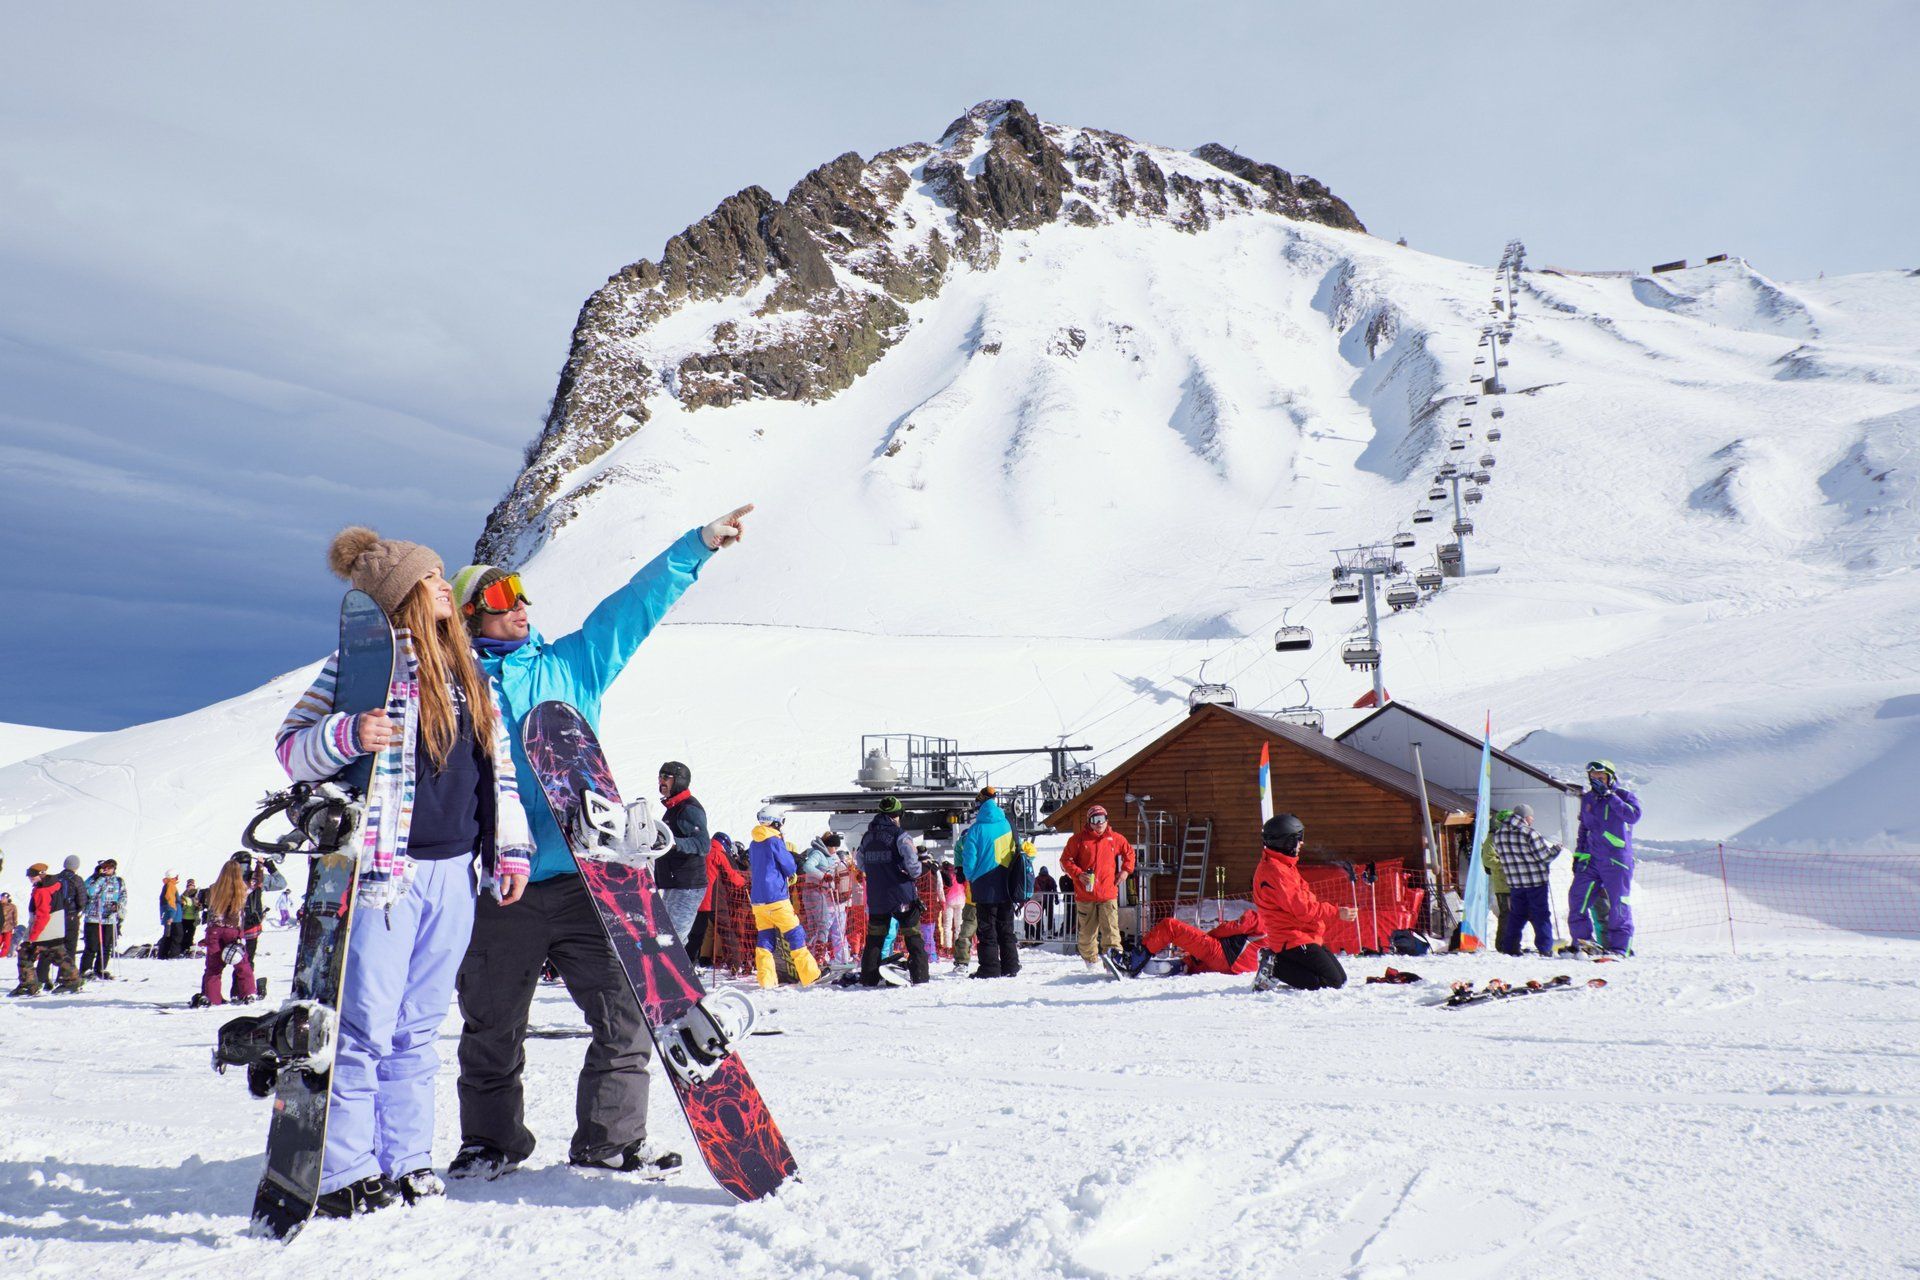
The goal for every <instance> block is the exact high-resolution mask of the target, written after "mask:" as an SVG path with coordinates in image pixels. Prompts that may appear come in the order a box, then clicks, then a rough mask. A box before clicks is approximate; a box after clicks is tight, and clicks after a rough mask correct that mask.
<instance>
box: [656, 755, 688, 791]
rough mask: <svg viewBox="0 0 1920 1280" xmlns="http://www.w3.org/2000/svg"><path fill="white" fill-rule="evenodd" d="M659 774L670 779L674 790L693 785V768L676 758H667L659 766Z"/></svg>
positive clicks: (684, 788)
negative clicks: (667, 759)
mask: <svg viewBox="0 0 1920 1280" xmlns="http://www.w3.org/2000/svg"><path fill="white" fill-rule="evenodd" d="M660 776H661V777H663V778H668V779H671V780H672V782H673V789H674V790H675V791H685V790H686V789H687V788H688V787H690V786H692V785H693V770H691V769H689V768H687V766H685V765H683V764H681V763H680V762H679V761H678V760H669V761H667V762H666V763H665V764H663V765H661V766H660Z"/></svg>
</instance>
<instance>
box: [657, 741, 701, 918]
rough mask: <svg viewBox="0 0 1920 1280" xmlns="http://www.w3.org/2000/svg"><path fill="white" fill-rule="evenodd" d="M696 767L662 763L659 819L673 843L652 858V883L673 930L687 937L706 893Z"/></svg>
mask: <svg viewBox="0 0 1920 1280" xmlns="http://www.w3.org/2000/svg"><path fill="white" fill-rule="evenodd" d="M692 786H693V770H691V769H689V768H688V767H687V766H686V765H684V764H681V763H680V762H679V761H678V760H669V761H667V762H666V763H665V764H663V765H661V766H660V774H659V779H658V787H659V791H660V804H661V806H662V808H661V812H660V821H661V822H663V823H665V824H666V827H667V830H668V831H670V832H672V833H673V843H672V844H671V845H669V846H668V847H667V848H666V849H665V850H664V851H663V852H662V853H661V854H660V856H659V857H657V858H655V859H654V860H653V883H654V886H655V887H656V888H658V889H659V890H660V897H661V900H662V901H664V902H665V903H666V904H667V919H669V920H671V921H672V922H673V931H674V932H675V933H677V934H679V935H680V937H682V938H685V937H686V936H687V934H688V933H689V931H691V930H692V928H693V918H694V917H695V916H697V915H699V914H700V903H701V900H702V899H704V898H705V897H706V896H707V849H708V846H710V845H711V844H712V843H713V837H712V836H711V835H709V834H708V833H707V810H706V806H704V805H702V804H701V803H700V802H699V801H698V800H696V799H694V798H693V792H692V791H691V790H690V789H689V788H691V787H692Z"/></svg>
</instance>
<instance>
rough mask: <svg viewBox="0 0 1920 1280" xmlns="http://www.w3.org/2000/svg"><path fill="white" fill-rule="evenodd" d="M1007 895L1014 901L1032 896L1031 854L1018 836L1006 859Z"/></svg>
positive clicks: (1024, 899) (1022, 900)
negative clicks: (1010, 853) (1011, 854)
mask: <svg viewBox="0 0 1920 1280" xmlns="http://www.w3.org/2000/svg"><path fill="white" fill-rule="evenodd" d="M1007 888H1008V896H1010V897H1011V898H1012V899H1013V900H1014V901H1015V902H1025V901H1027V900H1028V899H1030V898H1032V897H1033V855H1032V854H1030V853H1028V852H1027V847H1026V845H1025V844H1024V843H1022V842H1021V840H1020V839H1019V837H1017V836H1016V837H1015V838H1014V841H1013V856H1012V857H1011V858H1009V859H1008V860H1007Z"/></svg>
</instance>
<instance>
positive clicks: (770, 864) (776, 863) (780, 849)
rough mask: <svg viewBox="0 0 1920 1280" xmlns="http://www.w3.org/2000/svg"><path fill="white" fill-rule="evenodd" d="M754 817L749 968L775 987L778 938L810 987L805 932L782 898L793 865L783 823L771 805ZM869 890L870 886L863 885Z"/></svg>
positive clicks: (813, 974) (812, 970)
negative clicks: (751, 947)
mask: <svg viewBox="0 0 1920 1280" xmlns="http://www.w3.org/2000/svg"><path fill="white" fill-rule="evenodd" d="M755 816H756V819H757V825H756V826H755V827H754V828H753V843H752V844H750V845H748V846H747V866H748V870H747V901H748V902H750V903H752V904H753V927H754V930H755V934H754V947H753V972H754V976H755V977H756V978H757V979H759V982H760V985H761V986H763V987H777V986H779V985H780V973H779V970H778V968H777V967H776V965H775V963H774V951H773V949H774V943H775V940H776V939H779V938H782V937H784V938H785V939H786V941H787V949H788V950H789V951H790V952H791V953H792V955H793V972H794V975H795V976H796V977H798V978H799V979H800V985H801V986H803V987H805V986H811V985H812V984H813V982H814V980H815V979H816V978H818V977H819V976H820V965H819V964H818V962H816V961H815V960H814V958H813V952H811V951H809V950H807V931H806V930H805V929H803V928H801V926H800V917H799V916H798V915H796V914H794V910H793V899H792V898H790V897H789V896H788V893H789V891H790V890H791V889H792V888H793V881H794V877H795V876H797V875H798V874H799V868H798V867H797V866H796V865H795V864H794V861H793V854H791V853H789V852H788V851H787V842H786V838H785V837H784V836H782V835H781V833H780V827H781V825H782V823H783V822H784V821H785V819H784V818H782V817H781V816H780V813H779V811H778V810H776V809H771V808H768V809H762V810H761V811H760V812H759V813H758V814H757V815H755ZM869 892H871V889H869Z"/></svg>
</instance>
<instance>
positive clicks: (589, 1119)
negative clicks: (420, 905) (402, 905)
mask: <svg viewBox="0 0 1920 1280" xmlns="http://www.w3.org/2000/svg"><path fill="white" fill-rule="evenodd" d="M752 509H753V508H752V507H751V506H747V507H741V508H740V509H738V510H736V511H733V512H730V513H728V514H727V515H725V516H722V517H721V518H720V519H718V520H715V521H714V522H712V523H711V524H709V525H707V526H706V527H705V528H704V529H690V530H688V531H687V532H686V533H685V534H683V535H681V536H680V537H679V538H678V539H676V540H675V541H674V543H673V544H672V545H671V546H669V547H668V548H667V549H666V550H665V551H663V552H661V553H660V554H659V555H657V556H655V557H654V558H653V559H652V560H651V561H649V562H648V563H647V564H646V565H644V566H642V567H641V569H640V571H639V572H638V573H636V574H634V575H633V577H632V578H631V579H630V580H629V581H628V582H627V583H626V584H625V585H623V586H622V587H620V589H619V590H617V591H615V592H614V593H613V594H611V595H609V596H608V597H607V598H606V599H604V600H602V601H601V602H600V603H599V604H598V605H595V606H594V608H593V611H592V612H591V613H589V614H588V615H587V619H586V621H585V622H584V623H582V624H581V626H580V629H579V630H577V631H574V632H571V633H570V634H568V635H565V636H561V637H560V638H559V639H557V640H548V639H547V638H546V637H544V636H542V635H541V634H540V632H539V631H538V629H536V628H535V627H534V626H533V624H532V622H531V620H530V619H529V617H528V611H527V610H528V605H530V604H531V603H532V601H531V600H529V599H528V598H527V594H526V589H525V584H523V583H522V582H521V580H520V575H519V574H517V573H511V572H508V571H507V570H505V569H501V568H497V567H495V566H493V565H487V564H470V565H467V566H466V567H465V568H463V569H461V570H460V571H459V572H458V573H456V574H455V575H454V595H455V600H456V603H457V604H458V606H459V609H460V612H461V614H462V616H464V617H465V619H466V624H467V629H468V631H469V632H470V633H471V634H472V639H473V647H474V649H475V651H476V653H477V654H478V656H479V659H480V666H481V669H482V670H484V671H485V672H486V673H487V675H488V677H489V678H490V679H491V680H492V682H493V688H494V696H495V697H496V698H497V699H498V701H499V704H500V712H501V716H502V717H503V718H504V719H505V721H506V723H507V729H508V738H509V740H510V742H511V744H512V750H513V766H514V773H515V777H516V778H517V779H518V782H519V789H520V791H521V793H522V794H523V795H524V796H526V797H527V820H528V825H529V826H530V827H531V829H532V835H533V841H534V853H533V859H532V868H531V873H530V875H529V883H528V886H527V895H526V897H525V899H524V900H523V901H522V902H521V903H520V904H519V905H518V906H517V907H516V908H515V909H514V910H512V911H507V910H503V909H501V908H500V907H499V906H498V905H496V904H494V903H491V902H488V901H486V900H485V899H482V900H481V902H480V903H479V905H478V906H477V907H476V908H475V914H474V925H473V942H472V945H471V946H470V947H469V948H468V951H467V957H466V959H465V961H463V962H462V964H461V966H460V983H459V988H460V1013H461V1017H462V1019H463V1020H464V1026H463V1028H462V1030H461V1035H460V1084H459V1091H460V1129H461V1135H462V1150H461V1153H460V1157H459V1158H457V1159H456V1160H455V1162H454V1165H453V1167H452V1168H451V1169H450V1170H449V1172H450V1173H451V1174H452V1175H453V1176H454V1177H465V1176H472V1175H474V1174H475V1173H484V1174H486V1175H487V1176H497V1174H498V1173H499V1172H502V1171H504V1170H506V1169H509V1168H512V1167H514V1166H516V1165H518V1164H519V1163H520V1162H521V1161H522V1160H525V1159H526V1158H527V1156H529V1155H531V1154H532V1152H533V1147H534V1137H533V1134H532V1132H531V1131H529V1130H528V1129H527V1127H526V1123H525V1108H524V1088H523V1084H522V1073H523V1072H524V1070H525V1067H526V1054H525V1045H526V1036H527V1018H528V1015H529V1013H530V1012H531V1010H532V1007H533V994H534V991H535V989H536V988H537V986H538V985H539V978H540V971H541V969H542V967H543V966H544V965H545V964H546V963H548V962H551V963H552V964H553V965H554V967H555V968H557V969H558V970H559V971H560V974H561V976H562V977H563V978H564V979H565V981H566V987H567V994H568V995H569V996H571V997H572V998H573V1001H574V1003H575V1004H577V1005H579V1006H580V1009H581V1011H582V1012H583V1013H584V1014H585V1015H586V1018H587V1024H588V1026H589V1028H590V1029H591V1030H592V1038H591V1039H590V1040H589V1042H588V1045H587V1052H586V1060H585V1061H584V1062H583V1063H582V1064H581V1070H580V1078H579V1083H578V1086H577V1088H576V1091H575V1095H574V1117H575V1127H574V1133H573V1141H572V1145H571V1147H570V1156H572V1157H578V1158H580V1159H582V1160H585V1161H589V1162H593V1161H598V1160H601V1159H605V1158H611V1157H613V1156H615V1155H616V1154H617V1153H620V1152H624V1151H626V1150H627V1149H628V1148H629V1147H633V1146H635V1145H636V1144H639V1143H643V1142H644V1141H645V1139H646V1134H647V1064H648V1063H649V1062H650V1061H651V1060H652V1057H653V1040H652V1037H651V1036H650V1035H649V1034H648V1032H647V1025H646V1019H645V1018H643V1017H642V1016H641V1013H640V1006H639V1004H638V1003H637V1002H636V1001H635V1000H634V999H633V992H632V989H631V988H630V987H629V986H628V984H627V981H626V978H625V976H624V975H623V974H622V973H621V971H620V966H619V962H618V961H617V960H616V959H615V957H614V954H613V949H612V948H611V947H610V946H608V945H607V938H606V934H605V932H604V931H603V930H602V929H601V927H600V919H599V915H598V912H597V911H596V909H595V907H594V905H593V901H592V898H591V897H590V895H589V894H588V893H587V890H586V886H585V885H584V884H582V883H581V880H580V869H579V867H578V866H577V865H575V863H574V860H573V855H572V854H571V853H569V852H568V850H567V841H566V836H565V835H564V834H563V833H562V832H561V831H560V829H559V828H558V827H557V826H555V825H554V822H553V815H552V813H551V812H550V811H549V809H548V807H547V805H545V804H544V803H542V802H541V800H540V799H539V796H540V784H539V780H538V779H537V778H535V777H534V774H533V770H532V767H531V766H530V765H529V764H528V762H527V753H526V746H525V744H524V742H523V741H522V740H521V723H522V721H524V720H525V719H526V716H527V713H528V712H530V711H532V710H533V708H534V707H535V706H537V705H538V704H539V703H541V702H543V701H546V700H548V699H556V700H559V701H563V702H566V703H569V704H571V705H572V706H573V707H575V708H577V709H578V710H579V712H580V714H581V715H582V716H583V717H585V719H586V721H587V723H588V724H589V725H593V726H596V727H597V726H598V723H599V720H600V704H601V701H602V699H603V698H604V697H605V695H606V692H607V690H608V688H609V687H611V685H612V684H613V681H614V679H615V677H617V676H618V675H619V674H620V672H621V671H622V670H623V669H624V668H625V667H626V665H627V663H628V661H629V660H631V659H632V657H633V655H634V653H635V651H636V650H638V649H639V647H640V645H641V643H642V642H643V641H645V640H646V638H647V637H648V635H650V634H651V633H652V632H653V629H654V627H656V626H658V625H659V623H660V619H661V618H662V617H664V616H665V615H666V612H667V610H668V609H670V608H672V607H673V605H674V602H675V601H677V600H678V599H679V598H680V596H681V595H682V593H684V592H685V591H686V589H687V588H688V587H690V586H692V585H693V583H694V581H695V580H696V579H697V578H698V577H699V576H700V570H701V569H702V568H703V567H704V566H705V565H706V563H707V561H708V560H709V559H711V558H712V557H713V554H714V552H715V551H717V550H719V549H720V548H721V547H724V546H727V545H730V544H731V543H733V542H736V541H738V540H739V538H740V536H741V530H740V518H741V517H743V516H744V515H746V514H747V512H749V511H751V510H752ZM669 763H672V762H669ZM688 781H691V776H690V775H689V778H688ZM685 816H687V817H690V816H691V815H685ZM700 816H701V818H702V820H703V821H704V819H705V814H704V813H703V814H701V815H700ZM675 850H676V852H684V849H683V847H682V846H681V844H680V841H679V839H678V838H677V837H676V840H675ZM696 852H697V853H699V854H702V855H704V854H705V853H706V848H705V846H704V842H703V845H702V847H701V848H699V849H698V850H697V851H696ZM695 865H696V867H699V863H698V860H697V859H696V860H695ZM669 869H672V870H674V871H675V873H676V876H678V875H679V874H680V873H682V872H684V871H685V870H686V868H685V867H684V866H683V865H682V864H679V863H671V864H669ZM694 876H697V877H698V878H693V877H694ZM704 881H705V875H704V870H703V869H700V870H696V871H694V872H692V873H690V874H689V876H688V878H686V879H685V880H684V881H683V883H682V884H681V885H680V886H679V887H698V886H699V885H701V884H703V883H704ZM662 885H663V887H665V882H662ZM693 901H694V904H695V907H696V910H697V908H698V905H699V903H700V901H701V899H700V898H698V897H696V898H695V899H694V900H693ZM686 923H687V925H688V927H691V925H692V920H691V919H689V920H688V921H687V922H686ZM470 1151H471V1152H478V1153H480V1154H479V1155H477V1156H470V1154H469V1152H470Z"/></svg>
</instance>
